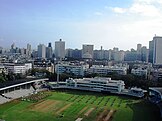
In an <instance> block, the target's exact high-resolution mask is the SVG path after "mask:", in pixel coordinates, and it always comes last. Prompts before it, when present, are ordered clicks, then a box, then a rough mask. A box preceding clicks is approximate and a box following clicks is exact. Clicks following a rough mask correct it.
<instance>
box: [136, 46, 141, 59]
mask: <svg viewBox="0 0 162 121" xmlns="http://www.w3.org/2000/svg"><path fill="white" fill-rule="evenodd" d="M141 48H142V44H137V60H138V61H141Z"/></svg>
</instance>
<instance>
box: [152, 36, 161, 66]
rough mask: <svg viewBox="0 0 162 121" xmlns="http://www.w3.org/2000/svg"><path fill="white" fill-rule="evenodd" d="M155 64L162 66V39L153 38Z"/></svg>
mask: <svg viewBox="0 0 162 121" xmlns="http://www.w3.org/2000/svg"><path fill="white" fill-rule="evenodd" d="M153 63H154V64H159V65H161V64H162V37H159V36H155V37H154V38H153Z"/></svg>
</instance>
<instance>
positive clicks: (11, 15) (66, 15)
mask: <svg viewBox="0 0 162 121" xmlns="http://www.w3.org/2000/svg"><path fill="white" fill-rule="evenodd" d="M155 34H156V35H158V36H162V0H0V46H5V47H10V45H11V44H12V43H13V42H14V43H15V44H16V46H19V47H20V46H22V47H25V46H26V44H27V43H31V44H32V46H34V47H36V45H38V44H39V43H43V44H46V45H47V44H48V42H52V45H53V46H54V42H55V41H56V40H59V39H60V38H62V39H63V40H65V42H66V48H81V47H82V44H94V46H95V48H96V49H99V48H100V46H103V48H104V49H110V48H113V47H119V48H120V49H124V50H127V49H130V48H136V45H137V44H138V43H141V44H142V45H145V46H148V43H149V41H150V40H152V38H153V36H154V35H155Z"/></svg>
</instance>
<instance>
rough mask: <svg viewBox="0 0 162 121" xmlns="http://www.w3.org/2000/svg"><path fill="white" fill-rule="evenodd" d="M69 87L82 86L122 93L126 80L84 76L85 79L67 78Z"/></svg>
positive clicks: (85, 88)
mask: <svg viewBox="0 0 162 121" xmlns="http://www.w3.org/2000/svg"><path fill="white" fill-rule="evenodd" d="M66 86H67V87H74V88H81V89H84V90H90V91H99V92H101V91H106V92H112V93H120V92H121V91H122V90H124V88H125V84H124V81H122V80H111V78H100V77H95V78H83V79H71V78H70V79H67V80H66Z"/></svg>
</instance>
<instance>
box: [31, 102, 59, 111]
mask: <svg viewBox="0 0 162 121" xmlns="http://www.w3.org/2000/svg"><path fill="white" fill-rule="evenodd" d="M57 103H59V101H55V100H45V101H43V102H40V103H38V104H36V105H33V108H32V110H34V111H40V112H46V111H49V109H51V108H52V107H54V106H55V105H56V104H57Z"/></svg>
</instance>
